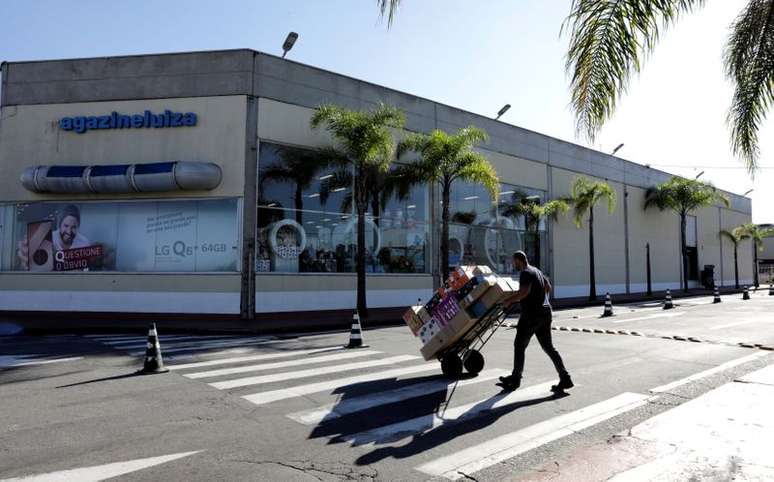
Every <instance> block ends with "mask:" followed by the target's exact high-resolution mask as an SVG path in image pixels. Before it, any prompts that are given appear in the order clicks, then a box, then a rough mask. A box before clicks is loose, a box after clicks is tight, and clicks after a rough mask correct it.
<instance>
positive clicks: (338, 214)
mask: <svg viewBox="0 0 774 482" xmlns="http://www.w3.org/2000/svg"><path fill="white" fill-rule="evenodd" d="M258 176H259V179H258V184H259V196H258V197H259V199H258V213H257V218H258V233H257V240H258V241H257V243H258V246H257V250H256V271H257V272H284V273H296V272H313V273H320V272H329V273H330V272H333V273H350V272H354V271H355V252H356V249H355V246H356V241H357V216H356V214H355V208H354V205H353V202H352V186H353V176H352V171H351V170H349V169H340V168H331V167H330V166H328V165H327V164H326V163H325V161H324V160H323V159H322V158H321V156H320V155H319V154H318V153H317V152H316V151H313V150H308V149H298V148H291V147H286V146H280V145H276V144H270V143H264V142H262V143H261V147H260V158H259V169H258ZM371 188H372V190H371V192H370V193H369V194H370V196H369V198H370V199H369V206H368V210H367V212H366V243H367V259H366V271H367V272H372V273H373V272H376V273H425V272H427V271H428V266H427V232H428V226H427V221H426V220H427V218H428V216H427V212H428V202H427V188H425V187H418V188H415V189H413V190H412V191H411V192H410V193H409V195H408V197H407V198H406V199H396V198H395V197H394V196H393V197H389V198H388V199H384V197H385V196H384V195H383V192H382V186H381V183H374V184H372V186H371Z"/></svg>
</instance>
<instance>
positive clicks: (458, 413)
mask: <svg viewBox="0 0 774 482" xmlns="http://www.w3.org/2000/svg"><path fill="white" fill-rule="evenodd" d="M555 383H556V382H545V383H540V384H538V385H533V386H530V387H526V388H521V389H519V390H515V391H513V392H501V393H498V394H497V395H494V396H491V397H489V398H485V399H482V400H478V401H476V402H472V403H467V404H465V405H460V406H458V407H454V408H448V409H446V410H443V411H441V413H429V414H425V415H422V416H419V417H416V418H412V419H408V420H403V421H400V422H396V423H393V424H390V425H384V426H381V427H376V428H374V429H371V430H366V431H364V432H359V433H355V434H351V435H346V436H344V437H342V440H343V441H346V442H350V443H352V445H355V446H357V445H366V444H372V443H387V442H395V441H397V440H400V439H401V438H404V437H407V436H415V435H419V434H421V433H422V432H426V431H429V430H432V429H434V428H436V427H440V426H441V425H450V424H452V423H457V422H460V421H464V420H469V419H471V418H475V417H477V416H479V415H482V414H485V413H488V412H490V411H492V410H496V409H498V408H503V407H507V406H509V405H513V404H516V403H519V402H525V401H528V400H533V399H534V398H535V397H537V396H546V397H549V396H553V393H552V392H551V385H554V384H555Z"/></svg>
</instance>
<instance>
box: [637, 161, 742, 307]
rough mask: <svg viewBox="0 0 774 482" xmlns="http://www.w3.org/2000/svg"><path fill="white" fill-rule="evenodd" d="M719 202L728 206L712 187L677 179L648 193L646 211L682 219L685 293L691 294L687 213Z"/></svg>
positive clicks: (681, 239) (693, 181)
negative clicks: (655, 211)
mask: <svg viewBox="0 0 774 482" xmlns="http://www.w3.org/2000/svg"><path fill="white" fill-rule="evenodd" d="M716 202H722V203H723V204H725V205H726V206H728V205H729V202H728V197H726V196H725V195H724V194H723V193H720V192H718V190H717V189H715V186H713V185H712V184H709V183H706V182H702V181H698V180H696V179H684V178H682V177H677V176H674V177H672V179H670V180H669V181H667V182H664V183H662V184H659V185H658V186H654V187H651V188H649V189H648V190H647V191H646V192H645V207H644V208H645V209H648V208H650V207H657V208H658V209H660V210H661V211H664V210H665V209H669V210H671V211H673V212H675V213H677V215H679V216H680V252H681V256H682V261H683V263H682V264H683V291H685V292H687V291H688V250H687V245H686V233H685V230H686V225H687V222H688V214H690V213H692V212H694V211H695V210H697V209H700V208H704V207H709V206H712V205H713V204H715V203H716Z"/></svg>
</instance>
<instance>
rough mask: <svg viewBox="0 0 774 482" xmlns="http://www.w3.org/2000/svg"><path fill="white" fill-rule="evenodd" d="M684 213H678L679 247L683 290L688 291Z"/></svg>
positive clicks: (685, 221)
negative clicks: (681, 260) (681, 261)
mask: <svg viewBox="0 0 774 482" xmlns="http://www.w3.org/2000/svg"><path fill="white" fill-rule="evenodd" d="M686 227H687V220H686V213H680V247H681V252H682V256H683V291H685V292H686V293H687V292H688V246H687V241H686V239H685V230H686Z"/></svg>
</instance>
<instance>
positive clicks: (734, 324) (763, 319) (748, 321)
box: [710, 317, 771, 330]
mask: <svg viewBox="0 0 774 482" xmlns="http://www.w3.org/2000/svg"><path fill="white" fill-rule="evenodd" d="M763 322H767V323H771V320H767V319H765V318H763V317H761V318H757V319H747V320H742V321H737V322H735V323H727V324H725V325H718V326H713V327H712V328H710V330H722V329H723V328H731V327H732V326H739V325H749V324H750V323H763Z"/></svg>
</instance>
